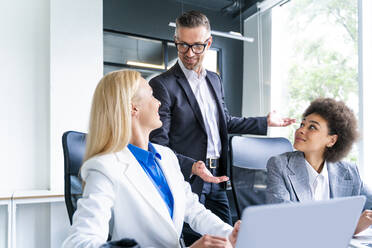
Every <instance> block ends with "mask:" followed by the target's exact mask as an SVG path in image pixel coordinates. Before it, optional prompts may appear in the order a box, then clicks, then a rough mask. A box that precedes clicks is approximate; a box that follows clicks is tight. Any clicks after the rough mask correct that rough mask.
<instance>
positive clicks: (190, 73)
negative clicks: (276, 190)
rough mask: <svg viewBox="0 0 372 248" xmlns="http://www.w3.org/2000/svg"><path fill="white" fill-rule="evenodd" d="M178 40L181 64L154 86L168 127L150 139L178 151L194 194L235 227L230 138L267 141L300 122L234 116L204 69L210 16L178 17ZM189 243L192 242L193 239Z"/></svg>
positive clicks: (219, 86) (153, 82) (192, 13)
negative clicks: (276, 130)
mask: <svg viewBox="0 0 372 248" xmlns="http://www.w3.org/2000/svg"><path fill="white" fill-rule="evenodd" d="M174 39H175V44H176V47H177V51H178V62H177V63H176V64H175V65H174V66H173V67H172V68H171V69H169V70H168V71H167V72H165V73H163V74H161V75H159V76H157V77H155V78H153V79H152V80H151V81H150V85H151V87H152V88H153V94H154V96H155V97H156V98H157V99H158V100H159V101H160V102H161V106H160V109H159V114H160V118H161V121H162V122H163V126H162V127H161V128H159V129H157V130H154V131H153V132H152V133H151V135H150V139H151V141H152V142H154V143H158V144H161V145H165V146H169V147H170V148H171V149H173V151H174V152H175V153H176V154H177V156H178V159H179V163H180V166H181V170H182V173H183V174H184V176H185V179H186V180H189V181H190V183H191V185H192V190H193V192H195V193H197V194H198V195H200V201H201V202H202V203H203V204H204V205H205V206H206V207H207V208H209V209H210V210H211V211H212V212H213V213H215V214H216V215H218V216H219V217H220V218H221V219H222V220H223V221H225V222H227V223H230V224H231V216H230V210H229V203H228V199H227V195H226V191H225V182H226V181H227V180H228V177H226V176H225V175H226V173H227V154H228V133H236V134H258V135H266V133H267V126H268V125H269V126H287V125H290V124H291V123H293V121H294V120H293V119H289V118H285V119H281V118H277V117H275V116H274V115H273V114H272V113H270V114H269V115H268V116H267V117H255V118H244V117H233V116H231V115H230V114H229V112H228V110H227V108H226V106H225V102H224V93H223V86H222V83H221V79H220V77H219V76H218V75H217V74H216V73H213V72H210V71H206V70H205V69H204V68H203V65H202V63H203V59H204V55H205V52H206V50H208V49H209V48H210V46H211V44H212V37H211V34H210V24H209V20H208V18H207V17H206V16H205V15H204V14H202V13H200V12H197V11H190V12H187V13H184V14H183V15H181V16H180V17H178V18H177V20H176V31H175V37H174ZM184 233H185V232H184ZM194 239H197V236H195V237H194ZM185 240H186V241H190V242H191V241H192V240H191V239H189V237H187V236H185ZM187 243H189V242H187Z"/></svg>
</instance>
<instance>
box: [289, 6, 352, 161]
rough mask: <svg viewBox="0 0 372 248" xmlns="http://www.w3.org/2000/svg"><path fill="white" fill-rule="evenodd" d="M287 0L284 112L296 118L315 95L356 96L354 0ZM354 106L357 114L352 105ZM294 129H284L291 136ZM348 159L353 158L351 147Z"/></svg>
mask: <svg viewBox="0 0 372 248" xmlns="http://www.w3.org/2000/svg"><path fill="white" fill-rule="evenodd" d="M287 5H288V10H289V14H288V20H287V23H288V25H289V26H288V28H289V32H290V33H291V36H292V37H293V40H292V42H293V50H292V52H293V53H292V54H290V55H289V56H290V64H291V66H290V68H289V72H288V97H289V101H288V102H289V103H290V104H289V107H288V113H287V114H288V115H289V116H291V117H295V118H297V119H298V120H300V119H301V114H302V112H303V111H304V110H305V108H306V107H307V106H308V105H309V103H310V102H311V101H312V100H314V99H316V98H318V97H331V98H335V99H338V100H343V101H345V102H346V103H347V104H348V105H349V106H350V104H349V102H350V101H352V100H354V102H355V99H357V96H358V30H357V20H358V12H357V1H356V0H294V1H291V2H290V3H289V4H287ZM317 30H318V31H319V33H320V34H321V35H318V34H317V32H316V31H317ZM327 32H328V34H329V35H328V34H327ZM334 33H337V36H335V35H334ZM335 37H336V39H335ZM354 111H356V113H355V114H356V115H357V111H358V110H357V104H356V106H355V107H354ZM295 128H297V127H295V126H294V127H292V128H291V130H289V132H288V138H289V139H290V140H293V134H294V130H295ZM347 160H352V161H354V162H357V153H356V151H353V152H352V153H351V154H349V157H348V158H347Z"/></svg>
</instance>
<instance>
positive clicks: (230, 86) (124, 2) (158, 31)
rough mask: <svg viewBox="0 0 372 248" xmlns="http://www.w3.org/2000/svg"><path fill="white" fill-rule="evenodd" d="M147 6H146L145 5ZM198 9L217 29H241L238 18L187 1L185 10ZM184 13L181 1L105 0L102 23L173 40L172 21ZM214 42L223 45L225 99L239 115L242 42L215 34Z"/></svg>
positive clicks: (134, 32) (105, 25)
mask: <svg viewBox="0 0 372 248" xmlns="http://www.w3.org/2000/svg"><path fill="white" fill-rule="evenodd" d="M144 6H146V7H144ZM193 9H196V10H199V11H201V12H203V13H204V14H206V15H207V16H208V18H209V20H210V22H211V28H212V29H213V30H217V31H226V32H228V31H239V30H240V26H239V19H232V18H231V17H228V16H223V15H222V14H221V12H219V11H212V10H207V9H202V8H200V7H195V6H191V5H187V4H184V5H183V10H184V11H188V10H193ZM181 13H182V6H181V3H180V2H175V1H167V0H159V1H146V0H136V1H129V0H105V1H104V2H103V27H104V28H107V29H114V30H118V31H122V32H128V33H132V34H138V35H145V36H150V37H155V38H160V39H166V40H173V35H174V28H172V27H169V26H168V23H169V22H174V21H175V19H176V18H177V17H178V16H179V15H180V14H181ZM213 39H214V40H213V44H212V46H214V47H216V48H220V49H222V68H223V70H222V76H223V83H224V89H225V100H226V104H227V107H228V109H229V111H230V113H231V114H233V115H237V116H240V115H241V108H242V101H241V99H242V94H241V92H242V80H243V42H242V41H238V40H232V39H228V38H222V37H216V36H214V37H213Z"/></svg>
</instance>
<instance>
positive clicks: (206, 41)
mask: <svg viewBox="0 0 372 248" xmlns="http://www.w3.org/2000/svg"><path fill="white" fill-rule="evenodd" d="M210 38H211V37H208V39H206V40H205V41H204V43H203V44H200V43H195V44H192V45H190V44H187V43H185V42H174V44H175V45H176V49H177V51H178V52H180V53H187V52H188V51H189V50H190V48H191V50H192V52H193V53H195V54H202V53H204V51H205V47H206V46H207V45H208V42H209V39H210ZM178 45H186V46H188V48H187V50H186V51H185V52H181V51H180V50H179V49H178ZM194 46H203V51H201V52H195V51H194Z"/></svg>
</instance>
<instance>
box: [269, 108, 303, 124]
mask: <svg viewBox="0 0 372 248" xmlns="http://www.w3.org/2000/svg"><path fill="white" fill-rule="evenodd" d="M295 122H296V119H293V118H289V117H285V118H283V117H281V116H280V115H279V114H278V113H277V112H276V111H275V110H273V111H271V112H270V113H269V114H268V115H267V126H269V127H286V126H289V125H291V124H293V123H295Z"/></svg>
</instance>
